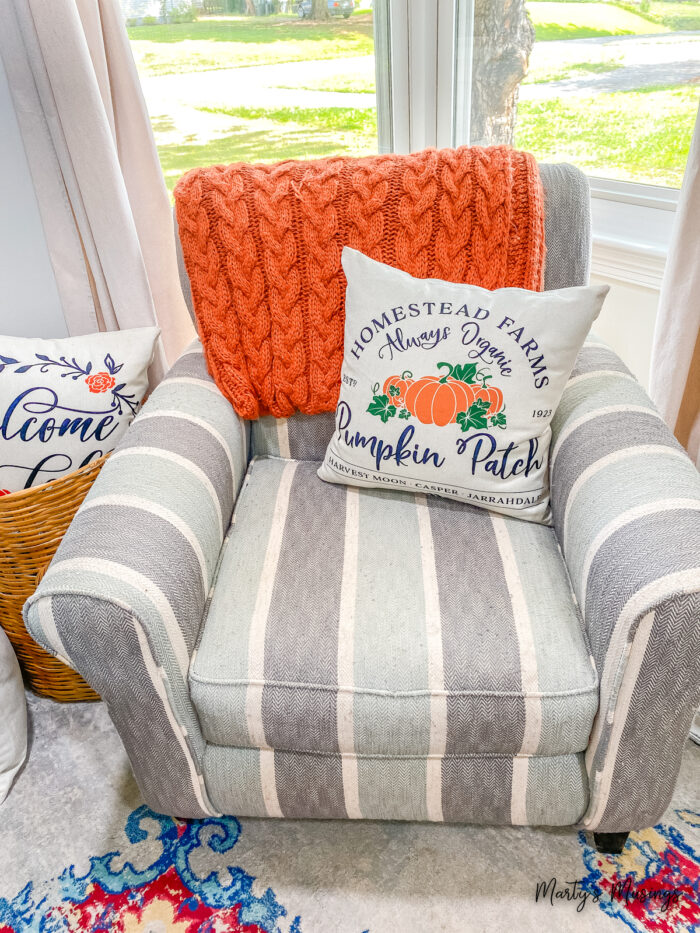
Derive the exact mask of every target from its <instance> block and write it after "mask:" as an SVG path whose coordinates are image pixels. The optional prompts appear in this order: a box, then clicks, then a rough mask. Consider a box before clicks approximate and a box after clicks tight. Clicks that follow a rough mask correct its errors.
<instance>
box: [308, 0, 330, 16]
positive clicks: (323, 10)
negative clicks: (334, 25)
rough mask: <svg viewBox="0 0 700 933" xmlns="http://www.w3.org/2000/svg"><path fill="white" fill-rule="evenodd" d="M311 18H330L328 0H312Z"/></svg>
mask: <svg viewBox="0 0 700 933" xmlns="http://www.w3.org/2000/svg"><path fill="white" fill-rule="evenodd" d="M311 19H330V15H329V13H328V0H312V2H311Z"/></svg>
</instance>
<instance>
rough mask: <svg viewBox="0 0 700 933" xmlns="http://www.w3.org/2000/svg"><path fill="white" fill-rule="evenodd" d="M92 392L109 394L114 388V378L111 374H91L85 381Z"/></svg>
mask: <svg viewBox="0 0 700 933" xmlns="http://www.w3.org/2000/svg"><path fill="white" fill-rule="evenodd" d="M85 382H87V384H88V388H89V389H90V391H91V392H107V391H108V390H109V389H113V388H114V383H115V379H114V376H110V374H109V373H91V374H90V375H89V376H88V377H87V379H86V380H85Z"/></svg>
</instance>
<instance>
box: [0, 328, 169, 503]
mask: <svg viewBox="0 0 700 933" xmlns="http://www.w3.org/2000/svg"><path fill="white" fill-rule="evenodd" d="M159 333H160V331H159V329H158V328H157V327H139V328H136V329H134V330H119V331H110V332H109V333H102V334H87V335H86V336H83V337H65V338H62V339H59V340H41V339H38V338H34V337H0V495H4V494H7V493H9V492H16V491H17V490H18V489H25V488H28V487H30V486H38V485H40V484H41V483H46V482H48V480H51V479H56V477H58V476H62V475H63V474H65V473H70V472H72V471H73V470H77V469H78V468H79V467H81V466H84V465H85V464H86V463H88V462H90V461H91V460H94V459H96V458H97V457H100V456H102V454H105V453H107V451H109V450H114V448H115V446H116V445H117V443H118V442H119V439H120V438H121V436H122V435H123V434H124V432H125V431H126V429H127V428H128V426H129V425H130V424H131V422H132V421H133V419H134V415H135V414H136V412H137V411H138V408H139V406H140V404H141V401H142V400H143V397H144V395H145V393H146V388H147V386H148V367H149V365H150V363H151V360H152V359H153V352H154V348H155V343H156V340H157V338H158V334H159Z"/></svg>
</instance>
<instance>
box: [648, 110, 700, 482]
mask: <svg viewBox="0 0 700 933" xmlns="http://www.w3.org/2000/svg"><path fill="white" fill-rule="evenodd" d="M650 387H651V395H652V398H653V399H654V401H655V403H656V405H657V406H658V408H659V411H660V412H661V414H662V415H663V417H664V418H665V420H666V422H667V423H668V424H669V425H670V426H671V427H672V428H673V430H674V433H675V435H676V437H677V438H678V440H679V441H680V442H681V444H682V445H683V446H684V447H685V448H686V449H687V450H688V453H689V454H690V456H691V458H692V459H693V460H694V461H695V464H696V465H697V466H698V467H700V117H699V118H698V120H696V122H695V132H694V134H693V141H692V143H691V146H690V153H689V155H688V165H687V167H686V170H685V176H684V178H683V185H682V187H681V194H680V201H679V204H678V212H677V214H676V220H675V227H674V231H673V237H672V240H671V246H670V248H669V253H668V259H667V261H666V269H665V271H664V279H663V283H662V286H661V296H660V299H659V313H658V316H657V319H656V330H655V333H654V350H653V354H652V361H651V380H650Z"/></svg>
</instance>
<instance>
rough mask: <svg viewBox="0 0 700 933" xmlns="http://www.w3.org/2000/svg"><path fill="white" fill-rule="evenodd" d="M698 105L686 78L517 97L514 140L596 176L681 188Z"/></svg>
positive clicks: (542, 156) (540, 155)
mask: <svg viewBox="0 0 700 933" xmlns="http://www.w3.org/2000/svg"><path fill="white" fill-rule="evenodd" d="M697 107H698V97H697V88H694V87H692V86H688V85H680V86H677V87H664V88H650V89H648V90H644V91H616V92H614V93H611V94H596V95H591V96H586V97H584V96H581V97H578V96H576V97H574V96H567V97H561V98H559V99H557V100H548V101H520V103H519V104H518V125H517V128H516V134H515V145H516V146H517V147H518V148H521V149H527V150H529V151H530V152H532V153H534V155H535V156H536V157H537V158H538V159H539V160H542V161H549V162H553V161H568V162H573V163H574V164H575V165H577V166H578V167H579V168H581V169H583V170H584V171H585V172H589V173H591V174H593V175H596V174H597V175H605V176H606V177H609V178H621V179H627V180H634V181H639V182H647V183H649V184H656V185H669V186H671V187H674V188H678V187H680V184H681V179H682V177H683V168H684V166H685V162H686V159H687V156H688V150H689V149H690V138H691V135H692V132H693V124H694V122H695V114H696V112H697Z"/></svg>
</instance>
